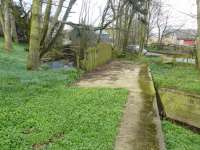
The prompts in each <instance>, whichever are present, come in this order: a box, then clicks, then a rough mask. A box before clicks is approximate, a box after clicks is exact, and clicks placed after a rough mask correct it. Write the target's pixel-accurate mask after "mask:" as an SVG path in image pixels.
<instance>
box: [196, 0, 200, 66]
mask: <svg viewBox="0 0 200 150" xmlns="http://www.w3.org/2000/svg"><path fill="white" fill-rule="evenodd" d="M197 25H198V26H197V27H198V35H197V39H196V65H197V67H198V69H200V0H197Z"/></svg>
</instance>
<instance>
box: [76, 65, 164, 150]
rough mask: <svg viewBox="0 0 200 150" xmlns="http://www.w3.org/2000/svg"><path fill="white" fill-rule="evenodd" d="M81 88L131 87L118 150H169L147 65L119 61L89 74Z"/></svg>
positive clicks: (119, 134) (116, 143) (116, 147)
mask: <svg viewBox="0 0 200 150" xmlns="http://www.w3.org/2000/svg"><path fill="white" fill-rule="evenodd" d="M77 85H78V86H81V87H110V88H127V89H128V90H129V91H130V93H129V97H128V101H127V104H126V106H125V109H124V114H123V117H122V120H121V124H120V128H119V133H118V136H117V138H116V142H115V146H114V149H115V150H159V149H165V146H164V140H163V136H162V131H161V124H160V118H159V115H158V111H157V105H156V100H155V90H154V87H153V82H152V80H151V76H150V74H149V71H148V68H147V67H146V66H138V65H134V64H133V63H131V62H125V61H123V62H119V61H115V62H112V63H110V64H109V65H106V66H104V67H102V68H100V69H99V70H97V71H95V72H91V73H89V74H87V75H86V76H85V77H84V78H83V79H82V80H81V81H80V82H79V83H78V84H77Z"/></svg>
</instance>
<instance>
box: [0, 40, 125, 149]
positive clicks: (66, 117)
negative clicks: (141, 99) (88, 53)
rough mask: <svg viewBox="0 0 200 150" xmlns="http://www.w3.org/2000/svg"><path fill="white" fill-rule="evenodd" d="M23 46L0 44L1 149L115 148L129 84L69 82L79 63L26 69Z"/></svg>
mask: <svg viewBox="0 0 200 150" xmlns="http://www.w3.org/2000/svg"><path fill="white" fill-rule="evenodd" d="M0 40H1V39H0ZM1 45H2V40H1V41H0V46H1ZM24 48H25V46H23V45H17V44H15V45H14V50H13V52H12V53H6V52H5V51H3V50H2V49H1V48H0V82H1V83H0V108H1V109H0V147H1V148H0V149H3V150H7V149H32V148H41V149H66V150H67V149H70V150H78V149H87V150H93V149H95V150H98V149H99V150H102V149H103V150H108V149H112V148H113V142H114V140H115V137H116V134H117V128H118V126H119V121H120V118H121V114H122V110H123V106H124V104H125V101H126V99H127V95H128V92H127V90H123V89H87V88H77V87H74V88H73V87H69V86H68V85H69V84H71V83H73V82H74V81H76V80H77V79H79V76H80V73H79V72H78V71H77V70H76V69H72V70H69V71H66V70H62V69H61V70H50V69H49V70H42V69H41V70H40V71H37V72H31V71H30V72H28V71H26V65H25V64H26V58H27V56H26V55H27V54H26V52H25V51H24Z"/></svg>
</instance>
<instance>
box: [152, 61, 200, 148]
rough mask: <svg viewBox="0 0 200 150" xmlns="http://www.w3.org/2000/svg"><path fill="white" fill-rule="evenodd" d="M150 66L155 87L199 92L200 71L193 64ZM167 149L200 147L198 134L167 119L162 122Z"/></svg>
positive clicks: (154, 64) (153, 64) (159, 64)
mask: <svg viewBox="0 0 200 150" xmlns="http://www.w3.org/2000/svg"><path fill="white" fill-rule="evenodd" d="M150 68H151V72H152V75H153V78H154V82H155V85H156V87H157V88H172V89H178V90H182V91H186V92H191V93H197V94H200V72H199V71H198V70H196V68H195V66H194V65H188V64H181V63H177V64H174V65H172V64H162V63H152V61H150ZM162 127H163V131H164V135H165V140H166V146H167V149H168V150H197V149H200V144H199V143H200V135H199V134H195V133H193V132H192V131H190V130H189V129H185V128H183V127H180V126H178V125H176V124H173V123H171V122H168V121H163V122H162Z"/></svg>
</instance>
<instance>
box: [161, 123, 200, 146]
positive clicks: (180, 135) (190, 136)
mask: <svg viewBox="0 0 200 150" xmlns="http://www.w3.org/2000/svg"><path fill="white" fill-rule="evenodd" d="M162 124H163V130H164V132H165V139H166V145H167V149H168V150H199V149H200V144H199V143H200V135H199V134H195V133H193V132H192V131H190V130H187V129H185V128H182V127H179V126H177V125H175V124H172V123H171V122H168V121H163V123H162Z"/></svg>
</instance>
